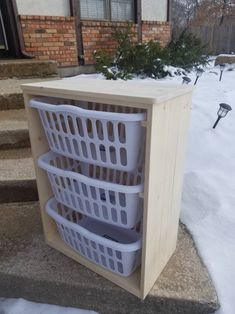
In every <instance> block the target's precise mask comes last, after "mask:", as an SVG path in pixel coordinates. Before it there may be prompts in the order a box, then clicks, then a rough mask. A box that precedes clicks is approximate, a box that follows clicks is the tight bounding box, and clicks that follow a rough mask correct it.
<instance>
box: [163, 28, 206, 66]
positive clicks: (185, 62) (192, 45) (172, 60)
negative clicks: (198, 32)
mask: <svg viewBox="0 0 235 314" xmlns="http://www.w3.org/2000/svg"><path fill="white" fill-rule="evenodd" d="M205 48H206V46H205V45H202V43H201V40H200V39H199V38H198V37H196V36H195V35H193V34H192V33H188V32H187V31H186V30H184V31H183V32H182V33H181V35H180V36H179V38H177V39H175V40H172V41H171V42H170V43H169V44H168V46H167V47H166V62H167V63H168V64H170V65H172V66H175V67H180V68H182V69H185V70H191V69H192V68H193V67H197V66H199V65H202V66H204V65H206V64H207V63H208V61H209V57H208V55H206V54H205Z"/></svg>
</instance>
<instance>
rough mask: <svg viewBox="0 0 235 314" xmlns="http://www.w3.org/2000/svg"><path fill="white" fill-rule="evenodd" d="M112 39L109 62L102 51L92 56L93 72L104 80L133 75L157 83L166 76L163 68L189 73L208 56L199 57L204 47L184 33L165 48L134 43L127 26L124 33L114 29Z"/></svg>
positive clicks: (154, 43)
mask: <svg viewBox="0 0 235 314" xmlns="http://www.w3.org/2000/svg"><path fill="white" fill-rule="evenodd" d="M113 37H114V38H115V40H116V42H117V51H116V55H115V57H114V58H113V59H112V58H111V57H110V56H109V55H108V53H106V52H104V51H99V52H96V53H95V61H96V70H97V71H98V72H100V73H103V74H104V76H105V77H106V78H107V79H113V80H116V79H118V78H121V79H124V80H127V79H131V78H132V77H133V76H134V75H139V76H141V77H142V78H144V77H151V78H155V79H157V78H162V77H165V76H167V75H168V74H169V72H168V71H167V67H166V65H171V66H175V67H180V68H182V69H184V70H190V69H192V68H193V67H194V66H198V65H205V64H206V63H207V62H208V56H205V55H203V53H204V48H205V47H204V46H203V45H202V44H201V41H200V40H199V39H198V38H196V37H195V36H194V35H193V34H191V33H187V32H186V31H184V32H183V33H182V34H181V35H180V37H179V38H178V39H177V40H172V41H171V42H170V43H169V45H168V46H167V47H166V48H162V47H161V46H160V44H159V43H158V42H156V41H149V42H148V43H136V42H134V41H133V38H134V34H133V33H132V24H128V25H127V27H126V28H125V29H116V30H115V32H114V34H113Z"/></svg>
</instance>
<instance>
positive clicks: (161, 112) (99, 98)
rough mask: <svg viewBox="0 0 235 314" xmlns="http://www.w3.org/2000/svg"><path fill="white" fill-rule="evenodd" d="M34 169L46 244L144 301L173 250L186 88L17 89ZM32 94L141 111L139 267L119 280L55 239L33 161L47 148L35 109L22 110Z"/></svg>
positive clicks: (83, 84)
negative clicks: (144, 117) (143, 132)
mask: <svg viewBox="0 0 235 314" xmlns="http://www.w3.org/2000/svg"><path fill="white" fill-rule="evenodd" d="M22 89H23V92H24V100H25V108H26V113H27V118H28V123H29V132H30V140H31V146H32V153H33V158H34V164H35V169H36V178H37V186H38V192H39V199H40V207H41V215H42V223H43V229H44V234H45V239H46V242H47V243H48V245H50V246H51V247H53V248H55V249H57V250H59V251H60V252H62V253H63V254H65V255H67V256H69V257H71V258H73V259H74V260H76V261H77V262H79V263H81V264H82V265H85V266H86V267H88V268H89V269H91V270H93V271H95V272H96V273H98V274H100V275H102V276H103V277H105V278H107V279H109V280H111V281H112V282H114V283H115V284H117V285H119V286H120V287H122V288H124V289H126V290H127V291H129V292H130V293H132V294H134V295H136V296H137V297H139V298H141V299H144V298H145V297H146V295H147V294H148V292H149V291H150V289H151V288H152V286H153V285H154V283H155V281H156V279H157V278H158V276H159V274H160V273H161V271H162V270H163V268H164V267H165V265H166V263H167V262H168V260H169V259H170V257H171V255H172V253H173V252H174V250H175V247H176V241H177V231H178V223H179V213H180V203H181V190H182V180H183V161H184V156H185V148H186V137H187V128H188V121H189V113H190V107H191V97H192V87H188V86H185V87H182V86H176V85H166V84H162V83H155V82H133V81H130V82H123V81H116V82H114V81H102V80H94V79H68V80H56V81H51V82H49V81H47V82H42V83H32V84H24V85H22ZM35 96H47V97H57V98H58V97H59V98H63V99H71V100H79V101H89V102H95V103H99V104H110V105H117V106H127V107H135V108H141V109H143V110H145V111H146V113H147V121H146V122H145V123H143V126H144V127H146V131H147V132H146V145H145V179H144V193H143V198H144V215H143V240H142V263H141V266H140V267H139V268H138V269H137V270H136V271H135V272H134V273H133V274H132V275H131V276H129V277H121V276H119V275H116V274H114V273H111V272H110V271H107V270H105V269H103V268H101V267H99V266H97V265H96V264H93V263H92V262H90V261H88V260H87V259H85V258H84V257H82V256H80V255H79V254H77V253H76V252H75V251H73V250H72V249H71V248H70V247H68V246H67V245H66V244H65V243H64V242H63V241H62V240H61V239H60V237H59V234H58V232H57V229H56V225H55V223H54V221H53V220H52V219H51V218H50V217H49V216H48V215H47V214H46V213H45V211H44V206H45V203H46V202H47V201H48V200H49V199H50V198H51V197H52V190H51V187H50V184H49V181H48V177H47V174H46V173H45V172H44V171H43V170H41V169H40V168H39V167H38V165H37V159H38V157H39V156H41V155H42V154H43V153H46V152H47V151H48V150H49V146H48V143H47V139H46V137H45V134H44V130H43V128H42V125H41V121H40V118H39V115H38V112H37V110H35V109H32V108H30V107H29V106H28V104H29V101H30V99H32V98H34V97H35Z"/></svg>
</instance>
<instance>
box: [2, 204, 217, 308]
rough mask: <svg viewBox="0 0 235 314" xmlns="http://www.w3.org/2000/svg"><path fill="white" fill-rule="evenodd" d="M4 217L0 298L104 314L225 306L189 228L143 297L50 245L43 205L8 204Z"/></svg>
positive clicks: (183, 228) (184, 231)
mask: <svg viewBox="0 0 235 314" xmlns="http://www.w3.org/2000/svg"><path fill="white" fill-rule="evenodd" d="M6 213H7V215H6ZM0 216H1V220H0V239H1V240H0V251H1V254H0V296H3V297H23V298H27V299H29V300H34V301H37V302H46V303H54V304H60V305H65V306H77V307H81V308H87V309H93V310H96V311H98V312H99V313H101V314H110V313H114V314H115V313H116V314H122V313H125V314H127V313H128V314H129V313H130V314H141V313H144V314H146V313H148V314H156V313H158V314H163V313H167V314H169V313H171V314H176V313H185V314H206V313H213V312H214V311H215V310H216V309H217V308H218V307H219V304H218V300H217V295H216V292H215V290H214V287H213V284H212V282H211V280H210V277H209V275H208V272H207V270H206V268H205V266H204V265H203V264H202V262H201V260H200V258H199V256H198V255H197V251H196V249H195V247H194V243H193V241H192V238H191V237H190V235H189V234H188V232H187V231H186V229H185V227H184V226H181V227H180V231H179V240H178V245H177V249H176V252H175V253H174V255H173V256H172V258H171V260H170V262H169V263H168V265H167V266H166V268H165V269H164V271H163V273H162V274H161V275H160V277H159V279H158V280H157V282H156V284H155V285H154V287H153V288H152V290H151V292H150V294H149V295H148V297H147V298H146V299H145V301H140V300H138V299H137V298H136V297H134V296H132V295H131V294H129V293H127V292H125V291H124V290H122V289H121V288H119V287H118V286H116V285H114V284H113V283H111V282H109V281H107V280H106V279H104V278H102V277H100V276H99V275H97V274H95V273H93V272H92V271H90V270H88V269H86V268H85V267H83V266H81V265H80V264H78V263H76V262H75V261H73V260H71V259H69V258H67V257H66V256H64V255H62V254H61V253H59V252H57V251H56V250H54V249H52V248H50V247H48V246H47V245H46V244H45V242H44V239H43V236H42V230H41V222H40V218H39V209H38V203H35V202H34V203H20V204H2V205H1V206H0Z"/></svg>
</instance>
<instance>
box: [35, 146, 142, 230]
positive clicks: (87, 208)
mask: <svg viewBox="0 0 235 314" xmlns="http://www.w3.org/2000/svg"><path fill="white" fill-rule="evenodd" d="M38 165H39V167H40V168H42V169H44V170H46V171H47V174H48V177H49V180H50V184H51V187H52V190H53V193H54V195H55V197H56V199H57V201H58V202H60V203H62V204H64V205H66V206H68V207H70V208H72V209H74V210H76V211H77V212H80V213H83V214H85V215H87V216H90V217H92V218H95V219H98V220H100V221H103V222H106V223H109V224H113V225H117V226H120V227H123V228H129V229H130V228H132V227H134V226H135V225H136V224H137V223H138V222H139V220H140V219H141V217H142V212H143V199H142V198H141V197H140V193H141V192H143V184H142V183H141V180H142V178H141V175H140V174H139V175H138V174H136V175H133V174H127V173H126V175H125V174H123V172H120V171H117V170H116V171H115V170H113V171H112V170H111V169H104V168H101V167H98V166H92V165H87V164H85V163H81V162H79V161H76V160H73V159H70V158H68V157H65V156H62V155H59V154H57V153H54V152H51V151H50V152H48V153H46V154H44V155H42V156H41V157H39V159H38ZM118 172H119V174H118ZM138 181H139V184H137V183H136V182H138ZM116 182H121V183H119V184H118V183H116ZM131 183H132V185H131ZM124 184H125V185H124ZM128 184H129V185H128Z"/></svg>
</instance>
